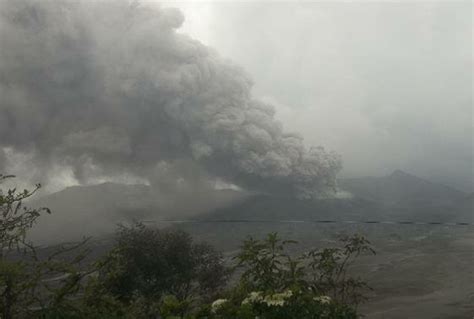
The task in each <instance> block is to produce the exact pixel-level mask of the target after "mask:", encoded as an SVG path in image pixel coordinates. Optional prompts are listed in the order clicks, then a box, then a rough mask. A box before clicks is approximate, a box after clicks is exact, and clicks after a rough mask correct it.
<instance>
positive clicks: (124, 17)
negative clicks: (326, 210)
mask: <svg viewBox="0 0 474 319" xmlns="http://www.w3.org/2000/svg"><path fill="white" fill-rule="evenodd" d="M183 20H184V18H183V16H182V14H181V13H180V12H179V11H178V10H174V9H168V8H161V7H158V6H156V5H153V6H150V7H147V6H144V5H141V4H138V2H133V3H130V2H127V1H114V2H106V1H82V2H81V1H29V0H20V1H19V0H11V1H2V2H1V4H0V46H1V49H0V167H1V165H3V164H2V163H4V162H5V159H4V158H5V155H4V150H7V149H8V150H13V151H14V152H18V153H24V154H29V155H30V156H32V158H33V159H34V163H35V165H37V166H38V167H40V171H41V172H48V173H45V174H51V171H54V169H55V168H56V167H58V166H61V167H71V168H72V169H73V172H74V175H75V177H76V178H77V179H78V180H79V181H80V182H87V181H88V179H90V178H91V176H94V175H97V174H101V175H102V176H114V175H116V174H123V173H124V172H126V173H127V174H132V175H134V176H137V177H140V178H144V179H146V180H148V181H149V182H150V183H156V182H158V183H161V182H162V179H165V180H166V178H169V177H164V175H166V174H165V173H166V172H167V171H169V172H172V176H173V178H175V181H176V180H178V181H185V182H187V183H191V184H192V183H194V182H196V183H199V182H200V181H202V180H208V179H212V178H219V179H221V180H224V181H226V182H230V183H233V184H236V185H239V186H241V187H244V188H246V189H249V190H257V191H264V192H272V193H285V194H289V195H295V196H300V197H314V196H321V195H324V194H328V193H329V192H331V191H332V190H334V188H335V177H336V173H337V172H338V171H339V170H340V167H341V164H340V159H339V157H338V156H337V155H336V154H333V153H329V152H326V151H325V150H324V149H323V148H322V147H317V148H311V149H307V148H305V146H304V144H303V140H302V138H301V137H299V136H298V135H295V134H289V133H287V132H285V131H284V130H283V128H282V125H281V124H280V123H279V122H278V121H276V120H275V118H274V109H273V107H272V106H271V105H268V104H265V103H263V102H261V101H258V100H256V99H254V98H253V97H252V92H251V90H252V82H251V80H250V79H249V78H248V77H247V76H246V74H245V72H244V71H243V70H241V69H240V68H239V67H237V66H235V65H233V64H232V63H230V62H229V61H226V60H225V59H223V58H221V57H219V56H218V55H217V54H216V53H215V52H214V51H213V50H212V49H210V48H208V47H206V46H204V45H202V44H201V43H199V42H198V41H195V40H193V39H191V38H189V37H188V36H186V35H184V34H180V33H178V32H177V29H178V28H179V27H180V26H181V24H182V23H183ZM288 81H291V79H288ZM2 159H3V160H2ZM163 172H165V173H163ZM45 176H46V175H45Z"/></svg>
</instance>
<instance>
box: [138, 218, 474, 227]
mask: <svg viewBox="0 0 474 319" xmlns="http://www.w3.org/2000/svg"><path fill="white" fill-rule="evenodd" d="M141 222H143V223H150V224H151V223H155V224H159V223H170V224H207V223H228V224H230V223H253V224H255V223H276V224H388V225H428V226H474V223H468V222H437V221H432V222H424V221H393V220H291V219H283V220H281V219H280V220H271V219H201V220H200V219H181V220H174V219H173V220H172V219H163V220H142V221H141Z"/></svg>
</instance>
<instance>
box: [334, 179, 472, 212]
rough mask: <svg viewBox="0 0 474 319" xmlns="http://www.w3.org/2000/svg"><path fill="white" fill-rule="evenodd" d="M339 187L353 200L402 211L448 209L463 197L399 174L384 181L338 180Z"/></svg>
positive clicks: (452, 190)
mask: <svg viewBox="0 0 474 319" xmlns="http://www.w3.org/2000/svg"><path fill="white" fill-rule="evenodd" d="M339 186H340V187H341V188H342V189H344V190H347V191H348V192H350V193H352V194H353V195H355V196H356V197H360V198H365V199H368V200H373V201H376V202H380V203H384V204H388V205H395V206H403V207H412V206H445V205H451V204H452V203H456V202H457V201H459V200H462V199H463V198H464V197H465V196H466V194H465V193H464V192H461V191H459V190H456V189H454V188H451V187H448V186H445V185H440V184H435V183H432V182H429V181H426V180H424V179H422V178H419V177H416V176H414V175H411V174H408V173H405V172H403V171H401V170H396V171H394V172H393V173H392V174H390V175H389V176H385V177H363V178H350V179H341V180H340V181H339Z"/></svg>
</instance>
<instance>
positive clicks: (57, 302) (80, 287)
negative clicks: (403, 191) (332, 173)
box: [0, 176, 374, 319]
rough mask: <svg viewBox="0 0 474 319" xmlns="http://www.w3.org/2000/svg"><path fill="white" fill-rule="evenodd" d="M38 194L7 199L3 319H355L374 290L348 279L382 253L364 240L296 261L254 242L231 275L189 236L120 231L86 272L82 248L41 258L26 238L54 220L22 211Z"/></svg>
mask: <svg viewBox="0 0 474 319" xmlns="http://www.w3.org/2000/svg"><path fill="white" fill-rule="evenodd" d="M5 178H8V177H5V176H0V181H2V180H4V179H5ZM37 187H39V185H38V186H37ZM35 191H36V189H35ZM35 191H33V192H28V191H24V192H20V193H18V192H17V191H16V190H8V191H7V192H6V194H3V193H1V192H0V213H1V220H0V244H1V245H2V253H1V254H0V311H1V317H2V318H6V319H9V318H44V319H59V318H78V319H79V318H92V319H93V318H97V319H99V318H105V319H107V318H109V319H118V318H125V319H128V318H130V319H132V318H136V319H141V318H143V319H152V318H167V319H179V318H181V319H198V318H203V319H204V318H208V319H230V318H237V319H255V318H259V319H280V318H281V319H288V318H298V319H316V318H341V319H342V318H348V319H350V318H357V317H358V313H357V306H358V305H359V304H360V303H361V302H363V301H364V293H365V292H366V291H367V289H369V287H368V286H367V285H366V283H365V282H364V281H363V280H361V279H360V278H356V277H353V276H350V275H349V274H348V270H349V267H350V265H351V264H353V263H354V261H355V260H356V259H357V257H359V256H360V255H361V254H365V253H369V254H372V253H374V251H373V249H372V248H371V246H370V243H369V242H368V241H367V240H366V239H365V238H364V237H362V236H358V235H356V236H352V237H346V238H342V241H341V245H340V246H339V247H334V248H325V249H320V250H317V249H314V250H311V251H309V252H306V253H304V254H302V255H300V256H295V255H294V254H290V253H289V252H288V251H289V249H290V248H291V246H292V245H295V244H296V242H294V241H284V240H282V239H280V238H279V237H278V235H277V234H276V233H274V234H269V235H268V236H267V237H266V238H265V239H263V240H256V239H253V238H249V239H247V240H245V241H244V242H243V244H242V246H241V249H240V251H239V253H238V254H237V255H236V256H235V257H234V259H233V263H234V267H233V269H230V268H228V267H227V266H226V263H225V262H224V259H223V256H222V255H221V254H220V253H219V252H217V251H215V250H214V249H213V247H211V246H209V245H207V244H201V243H195V242H194V241H193V239H192V238H191V237H190V236H189V235H188V234H187V233H184V232H182V231H179V230H159V229H152V228H147V227H145V226H144V225H142V224H135V225H133V226H131V227H120V228H119V230H118V231H117V241H116V244H115V246H114V248H113V249H112V250H111V251H110V252H109V253H108V254H107V255H106V256H105V257H104V258H102V259H101V260H100V261H98V262H96V263H95V264H93V265H83V264H81V261H82V260H83V258H84V256H85V255H84V252H83V251H82V250H81V248H82V247H83V244H84V243H79V244H77V245H70V246H68V247H64V246H61V247H59V248H57V249H55V250H54V251H53V252H52V253H49V254H46V255H45V256H42V257H41V258H40V257H39V256H38V254H37V253H36V248H35V247H34V245H33V244H32V243H30V242H28V241H27V240H26V234H27V231H28V230H29V229H30V228H31V227H33V225H34V223H35V221H36V219H37V218H38V217H39V216H40V214H41V213H42V212H46V213H49V211H48V210H47V209H40V210H31V209H27V208H23V205H22V201H23V200H24V199H26V198H28V197H30V196H31V195H32V194H33V193H34V192H35ZM64 254H66V255H67V258H64V257H61V256H63V255H64ZM231 270H233V272H234V275H233V276H232V277H231V278H232V280H231V284H229V283H228V279H229V278H230V274H231Z"/></svg>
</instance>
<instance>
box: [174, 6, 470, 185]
mask: <svg viewBox="0 0 474 319" xmlns="http://www.w3.org/2000/svg"><path fill="white" fill-rule="evenodd" d="M166 6H173V7H178V8H180V9H181V10H182V11H183V12H184V15H185V22H184V25H183V27H182V28H181V32H182V33H187V34H190V35H191V36H192V37H194V38H196V39H198V40H200V41H201V42H203V43H204V44H206V45H209V46H211V47H213V48H214V49H215V50H216V51H218V52H219V54H220V55H222V56H224V57H226V58H229V59H230V60H232V61H233V62H235V63H237V64H239V65H241V66H242V67H243V68H244V69H245V70H246V72H247V73H248V74H249V75H250V77H251V78H252V79H253V81H254V93H255V95H256V96H257V97H261V98H263V99H266V100H268V101H271V102H272V104H273V105H276V106H277V117H278V118H279V119H280V120H281V121H282V122H283V123H284V125H285V126H286V127H287V128H288V129H290V130H292V131H295V132H298V133H300V134H302V135H303V136H304V137H305V143H307V144H308V145H324V146H325V147H326V148H328V149H332V150H335V151H337V152H339V153H340V154H341V155H342V158H343V162H344V169H343V172H342V175H343V176H360V175H382V174H388V173H390V172H391V171H393V170H394V169H397V168H400V169H403V170H406V171H408V172H411V173H414V174H416V175H419V176H422V177H426V178H430V179H432V180H435V181H440V182H444V183H448V184H450V185H453V186H456V187H458V188H462V189H464V190H468V191H472V189H473V186H472V180H473V166H472V163H473V129H472V126H473V109H472V89H473V86H472V70H473V68H472V3H471V2H470V1H467V2H454V1H450V2H385V3H383V2H378V3H374V2H337V3H328V2H300V3H290V2H225V3H224V2H193V3H190V2H171V3H170V2H168V3H166Z"/></svg>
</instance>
